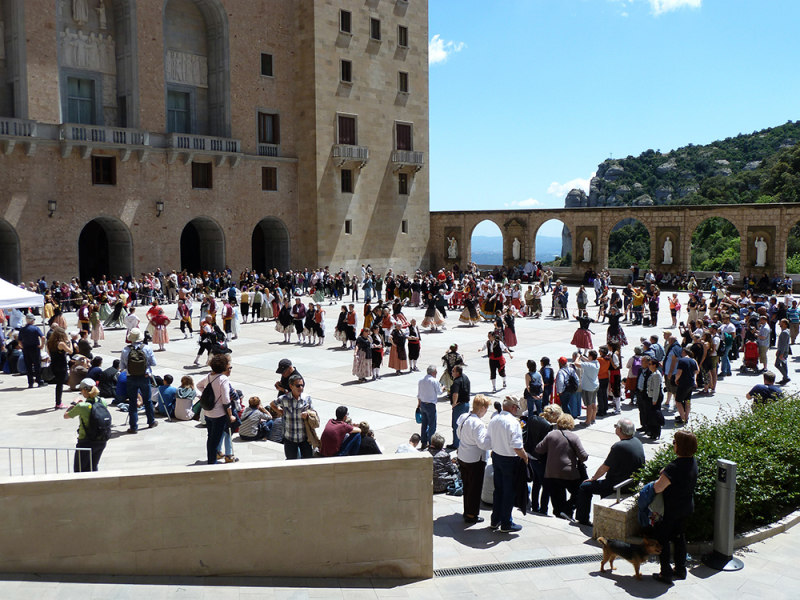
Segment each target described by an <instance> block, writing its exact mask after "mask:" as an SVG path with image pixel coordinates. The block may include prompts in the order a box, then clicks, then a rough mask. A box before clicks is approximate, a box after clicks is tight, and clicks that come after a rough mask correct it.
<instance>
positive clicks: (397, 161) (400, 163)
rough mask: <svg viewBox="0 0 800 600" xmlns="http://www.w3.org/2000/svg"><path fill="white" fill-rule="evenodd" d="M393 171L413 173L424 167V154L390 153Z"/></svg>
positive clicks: (411, 151) (406, 151) (402, 151)
mask: <svg viewBox="0 0 800 600" xmlns="http://www.w3.org/2000/svg"><path fill="white" fill-rule="evenodd" d="M392 163H393V164H394V170H395V172H397V171H404V170H405V171H412V170H413V171H414V172H415V173H416V172H417V171H419V170H420V169H421V168H422V167H424V166H425V153H424V152H414V151H413V150H395V151H394V152H392Z"/></svg>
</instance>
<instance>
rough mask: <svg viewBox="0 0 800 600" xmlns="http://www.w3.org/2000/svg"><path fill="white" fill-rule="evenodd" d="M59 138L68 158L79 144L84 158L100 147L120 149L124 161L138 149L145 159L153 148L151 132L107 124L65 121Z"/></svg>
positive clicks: (60, 129)
mask: <svg viewBox="0 0 800 600" xmlns="http://www.w3.org/2000/svg"><path fill="white" fill-rule="evenodd" d="M59 139H60V140H61V156H62V157H63V158H68V157H69V156H70V154H72V149H73V148H74V147H76V146H77V147H79V148H80V149H81V157H82V158H84V159H87V158H89V157H90V156H91V155H92V150H94V149H98V148H99V149H107V150H119V151H120V160H121V161H122V162H127V161H128V159H129V158H130V157H131V155H132V154H133V152H134V151H138V153H139V160H140V161H143V160H145V159H146V158H147V156H148V154H149V152H150V148H151V146H150V132H148V131H142V130H139V129H127V128H124V127H107V126H105V125H82V124H77V123H63V124H62V125H61V127H60V128H59Z"/></svg>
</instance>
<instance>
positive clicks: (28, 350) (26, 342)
mask: <svg viewBox="0 0 800 600" xmlns="http://www.w3.org/2000/svg"><path fill="white" fill-rule="evenodd" d="M35 322H36V316H35V315H33V314H31V313H28V314H26V315H25V326H24V327H22V329H20V330H19V337H18V339H19V341H20V343H21V344H22V358H23V359H24V361H25V374H26V375H27V377H28V388H29V389H30V388H32V387H33V382H34V381H35V382H36V384H37V386H38V387H45V386H46V385H47V384H46V383H45V382H44V380H43V379H42V350H43V349H44V347H45V342H46V339H45V337H44V334H43V333H42V330H41V329H39V328H38V327H37V326H36V325H34V323H35Z"/></svg>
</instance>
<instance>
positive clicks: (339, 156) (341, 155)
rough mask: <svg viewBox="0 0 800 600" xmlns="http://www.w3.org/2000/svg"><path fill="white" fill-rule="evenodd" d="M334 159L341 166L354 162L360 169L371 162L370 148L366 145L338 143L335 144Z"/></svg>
mask: <svg viewBox="0 0 800 600" xmlns="http://www.w3.org/2000/svg"><path fill="white" fill-rule="evenodd" d="M333 160H334V162H335V163H336V166H337V167H339V168H342V167H343V166H345V165H346V164H349V163H353V164H355V165H357V166H358V168H359V169H363V168H364V167H365V166H367V163H368V162H369V148H367V147H366V146H350V145H347V144H336V145H334V146H333Z"/></svg>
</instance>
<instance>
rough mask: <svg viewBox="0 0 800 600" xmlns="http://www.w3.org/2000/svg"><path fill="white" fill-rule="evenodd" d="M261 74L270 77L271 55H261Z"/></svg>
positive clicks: (264, 53) (263, 53)
mask: <svg viewBox="0 0 800 600" xmlns="http://www.w3.org/2000/svg"><path fill="white" fill-rule="evenodd" d="M261 74H262V75H263V76H264V77H272V76H273V75H272V54H267V53H266V52H262V53H261Z"/></svg>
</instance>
